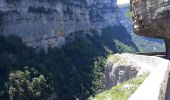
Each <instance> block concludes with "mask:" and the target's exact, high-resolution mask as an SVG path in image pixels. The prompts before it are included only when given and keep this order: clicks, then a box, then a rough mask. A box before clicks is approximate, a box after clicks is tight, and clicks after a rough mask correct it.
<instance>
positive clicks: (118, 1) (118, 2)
mask: <svg viewBox="0 0 170 100" xmlns="http://www.w3.org/2000/svg"><path fill="white" fill-rule="evenodd" d="M129 2H130V0H117V4H118V5H121V4H127V3H129Z"/></svg>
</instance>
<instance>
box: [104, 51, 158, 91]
mask: <svg viewBox="0 0 170 100" xmlns="http://www.w3.org/2000/svg"><path fill="white" fill-rule="evenodd" d="M160 61H161V58H158V57H154V56H144V55H136V54H129V53H123V54H115V55H111V56H110V57H109V58H108V60H107V63H106V72H105V73H106V77H105V87H106V89H110V88H111V87H113V86H116V85H117V84H119V83H123V82H125V81H128V80H130V79H132V78H135V77H137V76H139V75H142V74H144V73H150V72H151V71H152V70H153V69H155V68H156V67H157V66H158V65H159V62H160Z"/></svg>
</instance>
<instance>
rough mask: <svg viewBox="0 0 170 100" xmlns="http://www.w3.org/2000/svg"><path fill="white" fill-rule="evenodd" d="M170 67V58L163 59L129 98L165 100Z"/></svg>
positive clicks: (133, 99) (134, 99) (135, 99)
mask: <svg viewBox="0 0 170 100" xmlns="http://www.w3.org/2000/svg"><path fill="white" fill-rule="evenodd" d="M160 59H161V58H160ZM169 68H170V67H169V60H165V59H161V60H160V63H159V65H158V67H156V68H155V69H154V70H153V71H152V72H151V74H150V75H149V76H148V77H147V79H146V80H145V81H144V83H143V84H142V85H141V86H140V87H139V88H138V89H137V91H136V92H135V93H134V94H133V95H132V96H131V97H130V98H129V100H165V94H166V90H167V83H168V78H169Z"/></svg>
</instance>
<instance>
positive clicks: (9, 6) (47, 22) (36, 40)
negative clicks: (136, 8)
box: [0, 0, 120, 47]
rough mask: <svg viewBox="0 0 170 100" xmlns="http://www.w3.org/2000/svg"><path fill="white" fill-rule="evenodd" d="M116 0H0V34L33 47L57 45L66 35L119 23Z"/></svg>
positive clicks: (62, 42) (88, 31)
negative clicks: (17, 37) (11, 36)
mask: <svg viewBox="0 0 170 100" xmlns="http://www.w3.org/2000/svg"><path fill="white" fill-rule="evenodd" d="M116 13H117V5H116V0H0V35H10V34H13V35H18V36H20V37H22V39H23V41H24V42H25V43H27V44H28V45H30V46H33V47H49V46H51V47H53V46H57V47H60V46H61V45H63V44H64V43H65V41H66V37H67V36H68V34H70V33H73V32H77V31H84V32H85V33H88V34H89V33H90V30H96V31H98V33H99V35H100V34H101V33H102V32H101V30H102V29H103V28H106V27H108V26H115V25H118V26H119V25H120V23H119V19H118V18H117V14H116Z"/></svg>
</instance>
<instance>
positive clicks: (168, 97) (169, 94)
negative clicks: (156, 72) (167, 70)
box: [165, 74, 170, 100]
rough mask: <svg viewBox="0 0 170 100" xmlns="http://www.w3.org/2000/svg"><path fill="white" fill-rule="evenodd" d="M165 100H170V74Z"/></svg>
mask: <svg viewBox="0 0 170 100" xmlns="http://www.w3.org/2000/svg"><path fill="white" fill-rule="evenodd" d="M165 100H170V74H169V80H168V88H167V92H166V97H165Z"/></svg>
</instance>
